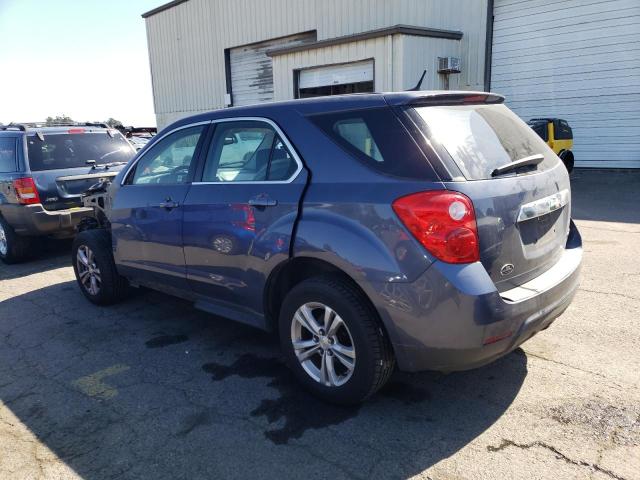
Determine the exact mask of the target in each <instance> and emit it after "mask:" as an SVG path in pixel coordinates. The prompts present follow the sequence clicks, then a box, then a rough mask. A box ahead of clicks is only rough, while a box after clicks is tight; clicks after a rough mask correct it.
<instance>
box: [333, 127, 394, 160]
mask: <svg viewBox="0 0 640 480" xmlns="http://www.w3.org/2000/svg"><path fill="white" fill-rule="evenodd" d="M333 131H334V132H335V133H336V134H337V135H339V136H340V137H342V138H343V139H344V140H346V141H347V142H349V143H350V144H351V145H353V146H354V147H355V148H357V149H358V150H360V151H361V152H362V153H364V154H365V155H366V156H367V157H369V158H372V159H373V160H375V161H376V162H384V159H383V158H382V154H381V153H380V149H379V148H378V145H377V144H376V141H375V140H374V139H373V135H372V134H371V131H370V130H369V127H367V123H366V122H365V121H364V119H363V118H349V119H346V120H338V121H337V122H336V123H335V124H334V125H333Z"/></svg>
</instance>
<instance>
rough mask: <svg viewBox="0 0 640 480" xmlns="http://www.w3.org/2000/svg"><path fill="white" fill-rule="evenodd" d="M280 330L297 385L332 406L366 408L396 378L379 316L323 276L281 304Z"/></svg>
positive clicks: (346, 286)
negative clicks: (376, 393) (346, 405)
mask: <svg viewBox="0 0 640 480" xmlns="http://www.w3.org/2000/svg"><path fill="white" fill-rule="evenodd" d="M279 330H280V343H281V346H282V349H283V352H284V354H285V357H286V359H287V363H288V364H289V365H290V367H291V369H292V370H293V372H294V374H295V375H296V377H297V378H298V380H299V381H300V382H301V383H302V384H303V385H304V386H305V387H306V388H307V389H308V390H310V391H311V392H312V393H314V394H315V395H317V396H318V397H320V398H322V399H324V400H327V401H329V402H332V403H339V404H355V403H359V402H362V401H363V400H365V399H366V398H368V397H369V396H371V395H373V394H374V393H375V392H376V391H377V390H378V389H380V388H381V387H382V386H383V385H384V384H385V383H386V382H387V380H388V379H389V377H390V376H391V373H392V372H393V368H394V365H395V360H394V357H393V352H392V349H391V345H390V343H389V340H388V339H387V338H386V336H385V334H384V332H383V330H382V328H381V325H380V323H379V320H378V319H377V314H376V312H375V311H374V310H373V308H372V307H371V306H370V305H369V303H368V302H367V301H366V299H365V298H363V295H362V294H361V293H360V292H359V291H358V290H357V289H356V288H355V287H354V286H353V285H351V284H350V283H349V282H347V281H345V280H343V279H340V278H337V277H332V276H322V277H317V278H311V279H309V280H305V281H304V282H302V283H300V284H299V285H297V286H296V287H295V288H293V289H292V290H291V291H290V292H289V293H288V294H287V296H286V298H285V300H284V302H283V304H282V309H281V313H280V319H279Z"/></svg>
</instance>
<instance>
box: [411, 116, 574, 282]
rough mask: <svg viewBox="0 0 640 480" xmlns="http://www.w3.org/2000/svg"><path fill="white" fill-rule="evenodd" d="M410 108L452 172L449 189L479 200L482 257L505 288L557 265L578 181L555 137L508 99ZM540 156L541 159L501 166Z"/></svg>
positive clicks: (477, 211)
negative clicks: (551, 141)
mask: <svg viewBox="0 0 640 480" xmlns="http://www.w3.org/2000/svg"><path fill="white" fill-rule="evenodd" d="M410 114H411V117H412V118H413V119H414V121H415V122H416V123H417V125H418V127H419V128H420V129H421V130H422V131H423V133H424V134H425V136H426V137H427V138H428V139H429V142H430V144H431V145H432V147H433V148H434V149H435V150H436V152H437V153H438V156H439V157H440V159H441V160H442V162H443V164H444V165H443V166H444V168H445V169H446V170H447V171H448V172H450V173H451V178H452V179H453V181H446V182H444V184H445V186H446V188H448V189H450V190H455V191H458V192H461V193H463V194H465V195H467V196H468V197H469V198H470V199H471V200H472V202H473V206H474V209H475V212H476V221H477V225H478V234H479V237H480V260H481V262H482V264H483V265H484V267H485V268H486V270H487V272H488V273H489V275H490V277H491V278H492V280H493V281H494V283H495V284H496V287H497V288H498V291H505V290H508V289H510V288H513V287H515V286H518V285H521V284H523V283H525V282H527V281H528V280H530V279H531V278H534V277H536V276H538V275H540V274H541V273H543V272H544V271H545V270H547V269H548V268H550V267H551V266H552V265H553V264H554V263H555V262H556V261H557V260H558V258H559V257H560V255H561V254H562V252H563V251H564V248H565V244H566V240H567V236H568V232H569V223H570V187H569V175H568V173H567V171H566V169H565V168H564V166H563V165H562V163H561V161H560V159H559V158H558V157H557V156H556V155H555V154H554V153H553V151H552V150H551V149H550V148H549V147H548V146H547V144H546V143H545V142H544V141H543V140H542V139H541V138H540V137H539V136H538V135H536V133H535V132H534V131H533V130H531V129H530V128H529V127H528V126H527V125H526V124H525V123H524V122H523V121H522V120H520V118H518V116H516V115H515V114H514V113H513V112H511V111H510V110H509V109H508V108H507V107H505V106H504V105H485V104H477V105H438V106H420V107H416V108H415V109H414V112H411V113H410ZM532 157H533V158H534V159H535V162H531V163H534V164H533V165H528V166H524V167H520V168H515V169H511V170H509V169H507V171H504V172H499V171H498V172H496V171H495V170H496V169H498V168H500V167H504V166H505V165H508V164H511V163H512V162H515V161H518V160H522V159H527V158H532Z"/></svg>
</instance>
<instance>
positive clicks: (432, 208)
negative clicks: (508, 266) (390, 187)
mask: <svg viewBox="0 0 640 480" xmlns="http://www.w3.org/2000/svg"><path fill="white" fill-rule="evenodd" d="M393 210H394V211H395V212H396V215H398V217H400V220H402V223H404V225H405V226H406V227H407V228H408V229H409V231H410V232H411V233H412V234H413V236H414V237H416V239H417V240H418V241H419V242H420V243H421V244H422V245H423V246H424V247H425V248H426V249H427V250H428V251H429V252H431V253H432V254H433V255H434V256H435V257H437V258H438V259H440V260H442V261H443V262H448V263H471V262H475V261H478V260H479V259H480V251H479V247H478V228H477V226H476V214H475V211H474V210H473V203H472V202H471V200H470V199H469V197H467V196H465V195H463V194H461V193H458V192H451V191H447V190H438V191H431V192H419V193H413V194H411V195H407V196H406V197H401V198H399V199H397V200H396V201H395V202H393Z"/></svg>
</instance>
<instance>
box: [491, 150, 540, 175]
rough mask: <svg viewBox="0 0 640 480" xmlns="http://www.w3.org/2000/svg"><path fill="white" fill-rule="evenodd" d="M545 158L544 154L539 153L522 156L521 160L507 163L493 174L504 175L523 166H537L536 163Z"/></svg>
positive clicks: (492, 173)
mask: <svg viewBox="0 0 640 480" xmlns="http://www.w3.org/2000/svg"><path fill="white" fill-rule="evenodd" d="M543 160H544V155H542V154H540V153H537V154H535V155H531V156H529V157H524V158H521V159H520V160H515V161H513V162H511V163H507V164H506V165H503V166H501V167H498V168H496V169H495V170H494V171H493V172H491V176H492V177H497V176H498V175H503V174H505V173H508V172H512V171H514V170H517V169H519V168H522V167H530V166H535V165H538V164H539V163H540V162H542V161H543Z"/></svg>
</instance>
